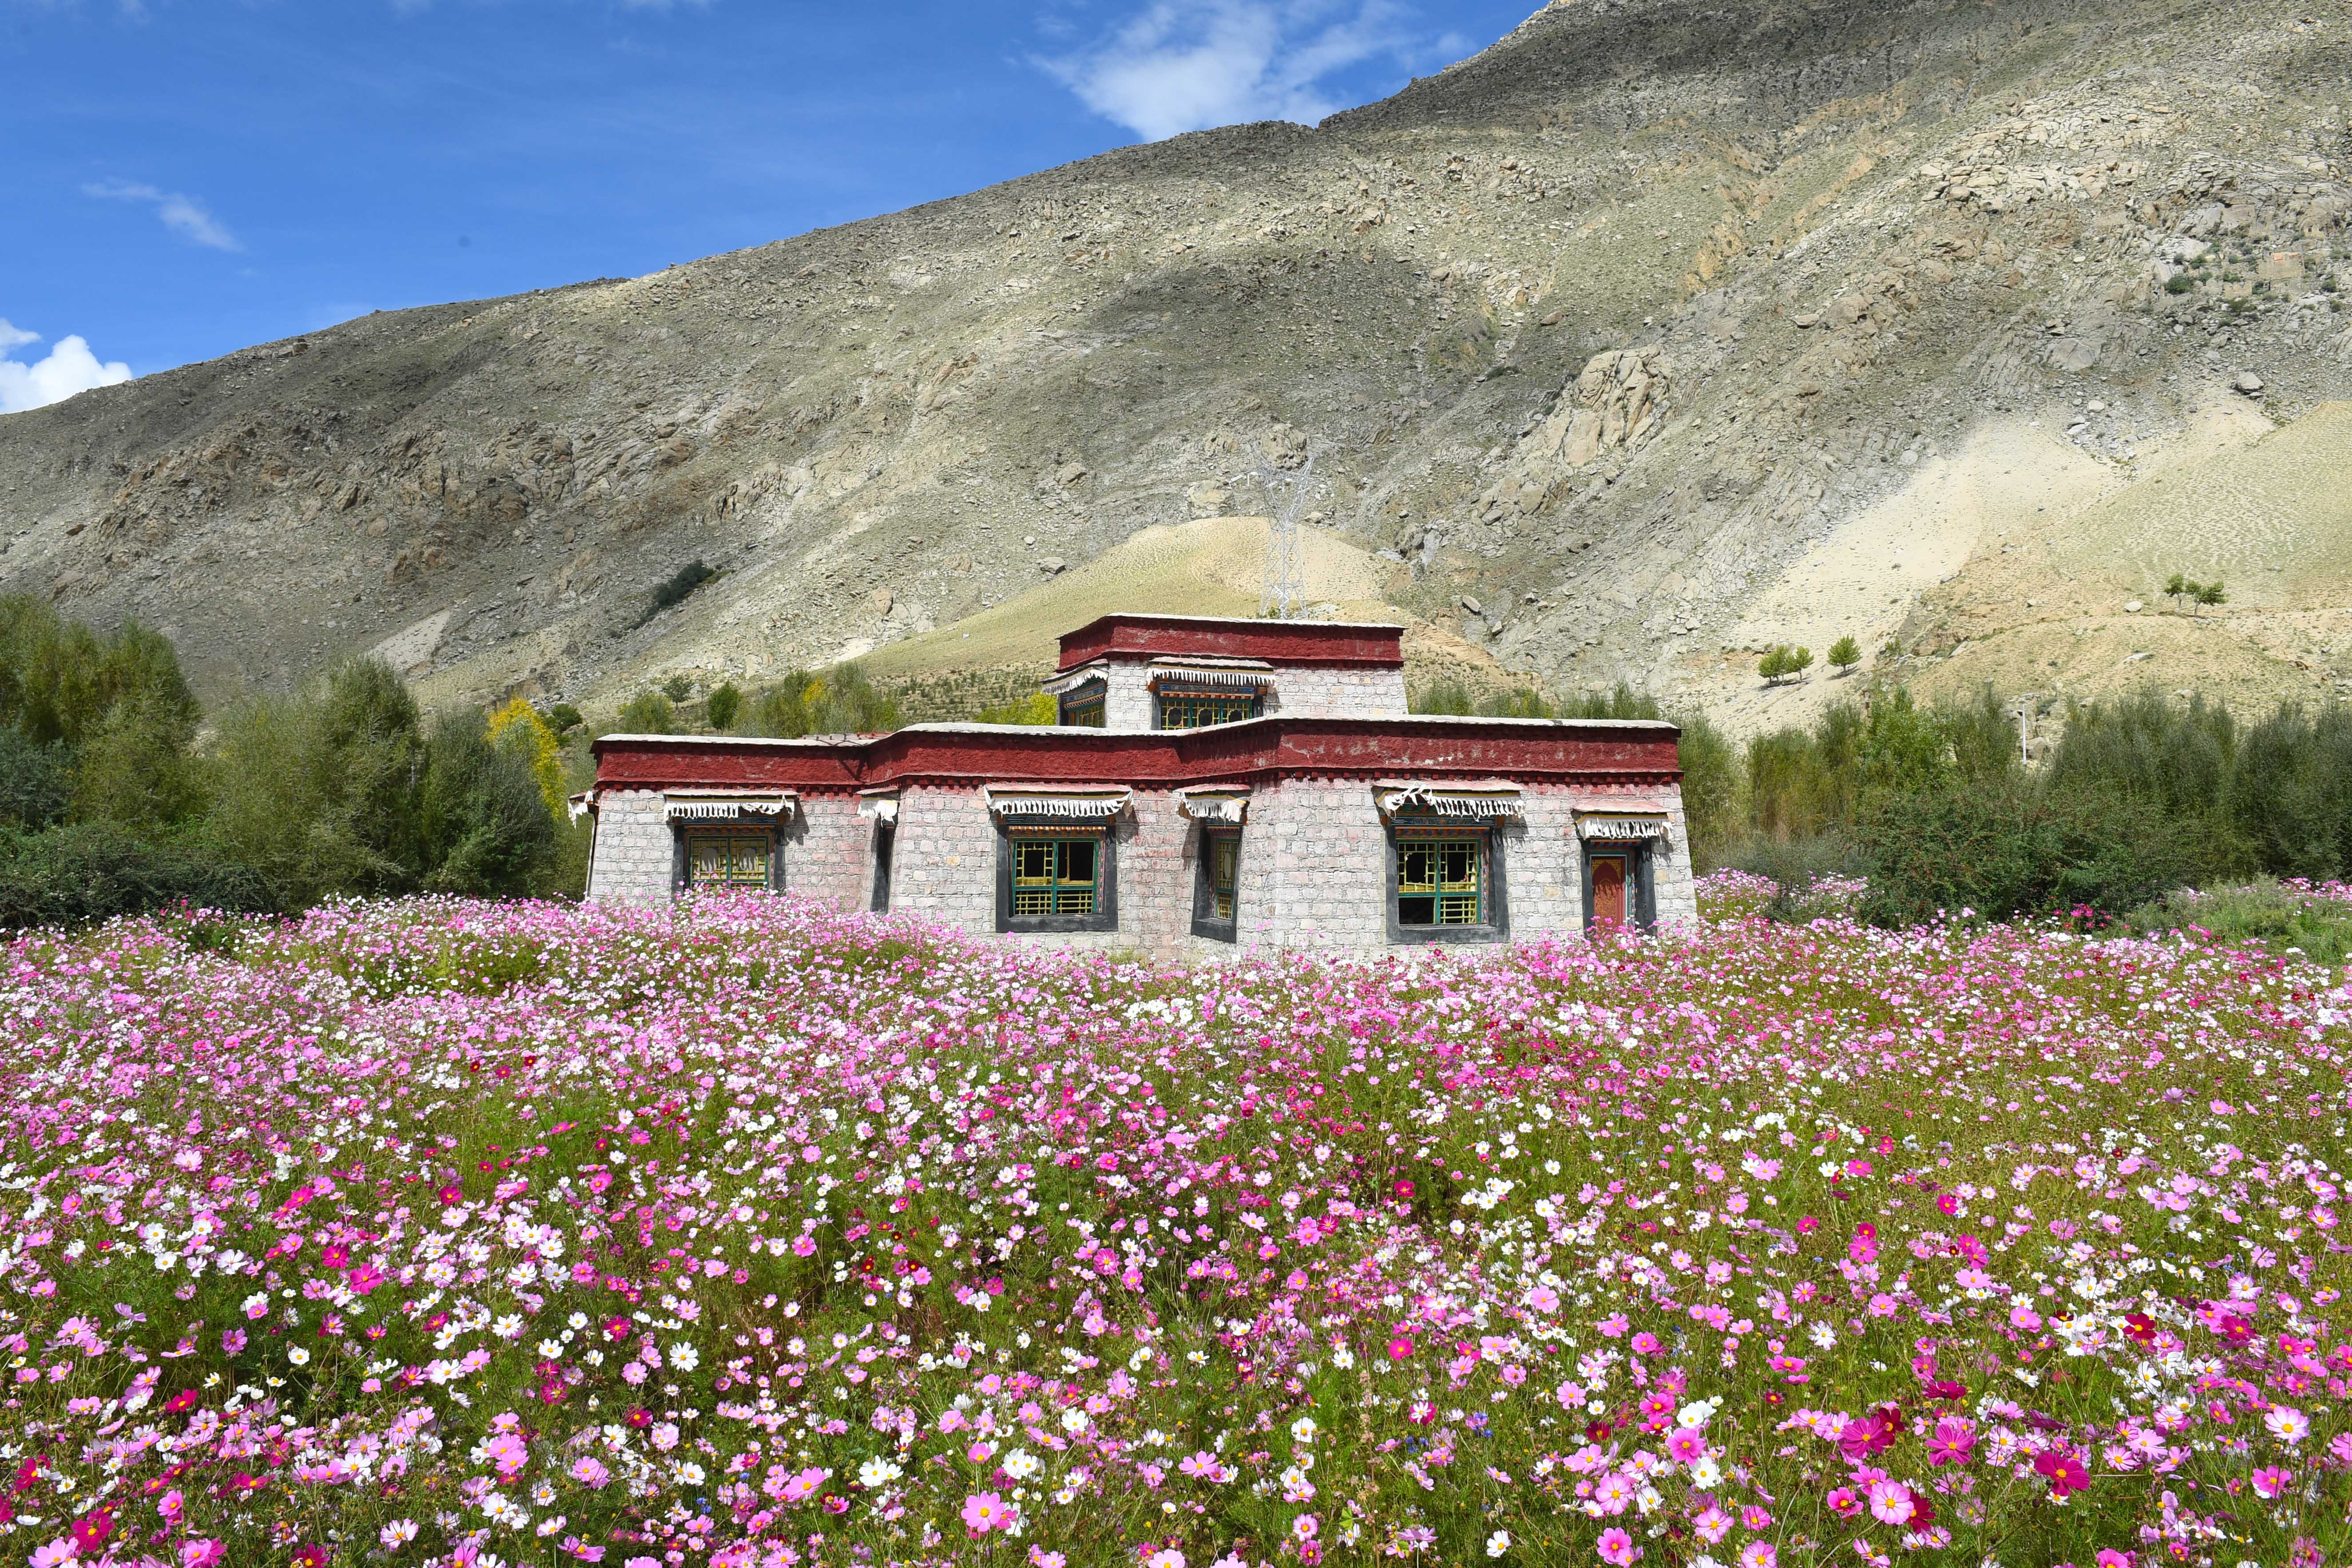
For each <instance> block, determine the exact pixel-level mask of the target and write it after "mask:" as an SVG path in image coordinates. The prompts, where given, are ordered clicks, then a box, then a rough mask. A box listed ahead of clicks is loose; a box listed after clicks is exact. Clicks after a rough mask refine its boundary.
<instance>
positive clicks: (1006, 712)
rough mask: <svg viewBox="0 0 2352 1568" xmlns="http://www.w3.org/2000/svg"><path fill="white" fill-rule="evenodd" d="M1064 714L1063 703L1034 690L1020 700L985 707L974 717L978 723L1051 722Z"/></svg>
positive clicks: (974, 720)
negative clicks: (995, 706)
mask: <svg viewBox="0 0 2352 1568" xmlns="http://www.w3.org/2000/svg"><path fill="white" fill-rule="evenodd" d="M1061 716H1062V705H1061V704H1060V703H1059V702H1057V701H1055V700H1054V699H1053V697H1051V696H1050V695H1048V694H1047V693H1045V692H1043V691H1037V692H1032V693H1031V694H1030V695H1029V696H1027V697H1024V698H1023V699H1021V700H1019V701H1018V702H1007V703H1005V704H1004V705H1003V706H1002V707H998V708H983V709H982V710H980V712H979V713H978V714H976V715H975V716H974V717H973V720H972V721H973V722H974V723H976V724H1051V723H1054V722H1055V721H1058V720H1059V719H1060V718H1061Z"/></svg>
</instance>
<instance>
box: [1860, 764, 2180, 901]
mask: <svg viewBox="0 0 2352 1568" xmlns="http://www.w3.org/2000/svg"><path fill="white" fill-rule="evenodd" d="M1857 838H1858V842H1859V845H1860V847H1861V850H1862V859H1863V864H1864V868H1865V869H1866V872H1867V875H1868V878H1869V882H1870V891H1869V893H1868V895H1867V896H1866V897H1865V899H1864V902H1863V909H1862V912H1863V915H1864V918H1865V919H1867V920H1870V921H1873V922H1874V923H1876V924H1880V925H1912V924H1916V923H1918V922H1920V921H1929V920H1934V919H1936V918H1937V915H1938V914H1943V915H1950V916H1958V915H1961V914H1963V913H1964V912H1969V913H1973V914H1974V915H1975V916H1976V917H1979V918H1981V919H1985V920H1994V921H1999V920H2008V919H2011V918H2013V917H2015V916H2019V915H2039V914H2051V913H2061V912H2065V911H2068V910H2075V909H2080V908H2088V909H2090V910H2095V911H2096V912H2098V913H2101V914H2104V915H2106V916H2109V917H2114V916H2117V915H2120V914H2122V913H2124V912H2125V911H2126V910H2131V909H2134V908H2136V907H2137V906H2138V905H2141V904H2144V903H2147V902H2148V901H2149V900H2152V899H2155V898H2158V897H2159V896H2160V895H2162V894H2164V893H2165V892H2167V891H2168V890H2169V889H2173V888H2177V887H2179V886H2180V884H2181V883H2182V882H2183V881H2185V880H2186V879H2188V877H2189V873H2190V871H2191V870H2192V869H2193V866H2194V861H2193V857H2192V854H2191V851H2190V848H2189V846H2188V845H2187V844H2185V843H2184V842H2183V840H2182V838H2181V837H2180V835H2179V833H2178V832H2177V831H2176V825H2175V823H2174V822H2173V821H2172V819H2171V818H2169V817H2168V816H2166V814H2165V813H2164V811H2163V810H2162V809H2161V808H2160V807H2158V806H2157V805H2154V804H2153V803H2152V802H2149V801H2146V800H2143V799H2139V798H2136V797H2134V796H2130V795H2070V794H2056V793H2049V792H2043V791H2039V790H2036V789H2034V788H2032V786H2031V785H2030V784H2024V783H2022V782H2020V783H2017V784H2011V785H2008V786H2006V787H2003V786H1992V787H1987V786H1984V785H1980V784H1979V785H1969V784H1949V785H1947V786H1945V787H1941V788H1937V789H1930V790H1922V791H1918V792H1916V793H1908V794H1887V795H1880V796H1878V797H1876V798H1875V799H1874V801H1873V803H1872V805H1871V807H1870V809H1869V810H1868V811H1867V812H1866V813H1865V815H1864V817H1863V818H1862V820H1861V822H1860V824H1859V826H1858V832H1857Z"/></svg>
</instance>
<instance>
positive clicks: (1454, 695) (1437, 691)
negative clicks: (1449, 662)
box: [1405, 675, 1475, 716]
mask: <svg viewBox="0 0 2352 1568" xmlns="http://www.w3.org/2000/svg"><path fill="white" fill-rule="evenodd" d="M1474 706H1475V705H1474V704H1473V703H1472V701H1471V700H1470V689H1469V688H1468V687H1467V686H1465V685H1463V684H1462V682H1461V680H1460V679H1457V678H1455V677H1454V676H1451V675H1441V676H1439V677H1438V678H1437V679H1435V680H1433V681H1431V682H1430V683H1429V684H1428V685H1426V686H1424V687H1423V688H1422V689H1421V690H1420V691H1419V692H1418V693H1417V694H1415V695H1414V696H1412V698H1411V699H1410V700H1407V701H1406V703H1405V708H1406V710H1407V711H1409V712H1413V713H1444V714H1452V715H1456V716H1463V715H1467V714H1468V713H1470V712H1471V711H1472V710H1473V708H1474Z"/></svg>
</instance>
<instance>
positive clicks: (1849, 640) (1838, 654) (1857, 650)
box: [1830, 632, 1862, 675]
mask: <svg viewBox="0 0 2352 1568" xmlns="http://www.w3.org/2000/svg"><path fill="white" fill-rule="evenodd" d="M1830 662H1831V663H1832V664H1833V665H1836V666H1837V671H1838V673H1839V674H1840V675H1851V674H1853V667H1854V666H1855V665H1857V664H1860V663H1861V662H1862V645H1861V644H1860V643H1858V642H1856V641H1854V640H1853V633H1852V632H1848V633H1847V634H1846V635H1845V636H1843V637H1840V638H1838V640H1837V641H1835V642H1833V643H1832V644H1830Z"/></svg>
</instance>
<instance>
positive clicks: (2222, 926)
mask: <svg viewBox="0 0 2352 1568" xmlns="http://www.w3.org/2000/svg"><path fill="white" fill-rule="evenodd" d="M2125 925H2126V928H2127V929H2128V930H2130V931H2133V932H2134V933H2136V934H2138V935H2143V936H2147V935H2155V934H2158V933H2162V932H2169V931H2185V932H2189V933H2190V934H2192V935H2195V936H2198V937H2201V938H2204V939H2206V940H2209V941H2212V942H2223V943H2226V944H2228V945H2230V946H2232V947H2241V946H2257V945H2259V946H2263V947H2267V948H2269V949H2271V950H2272V951H2273V952H2280V953H2285V952H2290V951H2292V952H2300V953H2302V954H2303V955H2304V956H2305V957H2306V958H2309V959H2312V960H2314V961H2315V962H2316V963H2326V964H2338V963H2344V962H2345V961H2346V960H2347V958H2352V905H2347V903H2345V901H2344V900H2341V899H2329V898H2319V897H2315V896H2314V895H2313V894H2311V893H2310V892H2309V891H2307V890H2305V889H2300V888H2289V887H2284V886H2282V885H2280V884H2279V883H2277V882H2275V881H2273V880H2271V879H2268V878H2263V879H2258V880H2256V881H2253V882H2251V883H2248V884H2247V885H2245V886H2243V887H2237V888H2224V889H2217V890H2215V891H2213V892H2194V891H2191V890H2189V889H2178V890H2176V891H2174V892H2171V893H2168V894H2167V895H2166V896H2165V897H2163V898H2161V899H2158V900H2156V901H2155V902H2153V903H2149V904H2143V905H2142V906H2140V907H2139V908H2138V909H2137V910H2133V911H2132V912H2131V913H2130V914H2129V915H2128V916H2126V920H2125Z"/></svg>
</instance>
